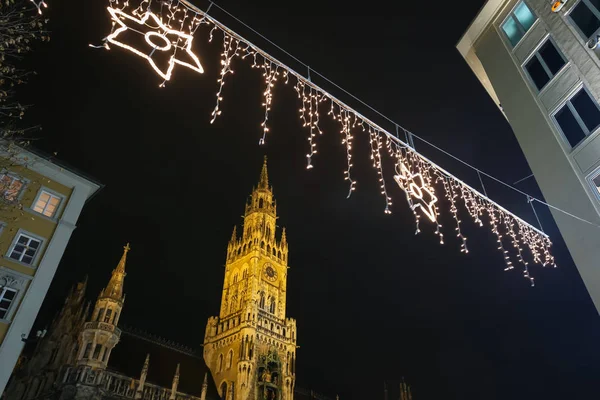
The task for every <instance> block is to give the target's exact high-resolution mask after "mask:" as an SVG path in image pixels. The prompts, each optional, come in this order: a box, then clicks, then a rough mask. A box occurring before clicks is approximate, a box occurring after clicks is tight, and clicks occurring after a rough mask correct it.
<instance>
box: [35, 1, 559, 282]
mask: <svg viewBox="0 0 600 400" xmlns="http://www.w3.org/2000/svg"><path fill="white" fill-rule="evenodd" d="M35 1H36V2H37V1H40V0H35ZM108 2H109V7H108V12H109V13H110V16H111V20H112V30H111V32H110V34H109V35H108V36H106V38H105V40H104V43H103V46H92V47H97V48H102V47H104V48H107V49H108V48H109V47H108V44H109V43H111V44H114V45H116V46H119V47H122V48H124V49H126V50H129V51H130V52H132V53H134V54H136V55H138V56H139V57H142V58H143V59H145V60H146V61H147V62H148V64H150V66H151V67H152V69H154V71H155V72H156V73H157V74H158V75H159V76H160V77H161V78H162V79H163V80H164V82H163V84H161V86H164V83H165V82H166V81H168V80H170V78H171V75H172V73H173V71H174V68H175V65H180V66H182V67H186V68H189V69H191V70H192V71H195V72H199V73H203V72H204V69H203V67H202V65H201V64H200V60H199V59H198V57H197V55H196V54H194V52H193V49H192V42H193V41H194V38H196V39H198V40H200V39H201V38H205V39H206V42H207V46H211V45H213V39H215V40H214V41H215V42H219V44H220V45H221V46H222V51H221V54H220V60H219V61H220V65H221V71H220V74H219V77H218V79H217V88H216V90H215V91H216V105H215V108H214V109H213V111H212V114H211V118H210V122H211V123H215V122H216V121H217V118H218V117H219V116H220V115H221V113H222V110H221V106H222V100H223V95H224V90H223V86H224V85H225V84H226V82H227V80H228V79H229V77H231V76H232V75H233V74H234V67H235V66H236V63H242V62H245V63H247V64H248V65H249V66H250V67H251V68H253V69H255V70H258V71H260V72H262V78H263V79H262V88H263V89H262V103H261V106H262V108H263V118H262V122H261V123H260V125H258V124H257V125H258V126H260V136H261V138H260V140H259V144H261V145H263V144H265V142H266V140H267V138H268V135H267V133H268V132H270V127H269V126H268V123H269V121H270V120H269V116H270V112H271V110H272V108H274V107H275V106H276V104H275V101H274V100H275V98H274V96H273V88H274V87H276V85H282V86H283V85H287V84H288V83H290V85H289V86H288V87H291V88H293V89H294V90H295V91H296V93H297V101H298V106H297V110H298V114H297V115H298V117H299V120H300V122H301V124H302V126H303V127H305V129H306V131H307V133H308V137H307V139H308V146H307V149H306V151H307V153H306V161H307V165H306V168H307V169H310V170H312V169H313V167H314V165H313V161H315V159H316V158H317V141H318V138H319V137H320V136H321V135H323V134H325V133H326V132H325V129H324V128H323V129H322V126H321V121H322V120H323V119H325V118H327V119H329V120H330V122H331V121H333V122H334V123H335V124H336V125H337V126H338V129H334V130H335V131H337V132H327V134H328V135H336V136H337V137H338V138H339V141H340V142H341V144H342V146H343V147H344V148H345V153H346V160H345V163H344V164H345V165H344V167H343V169H344V171H343V178H344V179H345V180H346V181H347V182H348V197H350V196H351V195H352V193H353V192H354V191H355V190H356V186H357V182H356V180H355V179H354V177H353V175H354V174H353V171H354V163H353V160H354V138H355V136H357V135H366V136H367V137H368V138H369V143H370V152H371V154H370V158H371V161H372V164H373V168H374V169H375V170H376V173H377V179H378V185H379V191H380V193H381V195H382V196H383V201H382V206H383V205H384V206H385V209H384V212H385V213H386V214H391V212H392V196H393V194H392V192H391V191H388V188H387V182H388V181H391V180H392V177H393V180H394V181H395V183H396V184H397V185H398V186H399V188H400V189H402V190H401V191H400V190H398V191H397V192H398V193H399V194H400V196H402V195H405V197H406V200H407V202H408V205H409V207H410V211H411V212H412V213H413V215H414V218H415V225H416V233H419V232H421V229H420V223H421V222H425V223H426V224H421V225H424V226H425V227H427V226H429V227H431V228H433V229H432V230H435V235H437V236H438V237H439V239H440V244H444V243H445V236H444V235H445V232H447V231H446V229H447V228H445V229H442V228H444V227H443V226H442V223H441V222H442V221H445V222H444V224H448V223H450V224H452V225H453V231H454V235H455V238H454V239H452V240H453V241H454V242H455V243H456V244H457V246H460V251H461V252H462V253H464V254H467V253H469V250H468V248H467V237H466V235H465V233H464V230H463V226H464V224H465V223H467V222H472V223H473V224H474V225H475V226H480V227H484V226H486V227H487V228H488V229H489V231H490V232H492V234H493V235H494V236H495V239H496V242H497V248H498V250H499V251H500V252H501V254H502V256H503V258H504V262H505V270H507V271H510V270H513V269H514V263H513V262H516V263H518V264H520V265H521V269H522V272H523V276H524V277H525V278H526V279H528V280H530V282H531V284H532V285H533V283H534V279H533V277H532V276H531V275H530V273H529V263H530V262H531V261H533V262H534V263H536V264H539V265H542V266H556V265H555V262H554V257H553V256H552V254H551V253H550V248H551V246H552V242H551V240H550V238H549V237H548V235H546V234H545V233H544V232H543V231H542V230H541V229H538V228H536V227H534V226H533V225H531V224H530V223H528V222H527V221H525V220H523V219H521V218H519V217H518V216H516V215H515V214H513V213H512V212H510V211H508V210H507V209H506V208H504V207H502V206H501V205H500V204H498V203H496V202H495V201H493V200H492V199H490V198H489V197H488V196H487V193H486V190H485V188H483V187H482V189H483V193H482V192H480V191H479V190H477V189H475V188H474V187H473V186H470V185H468V184H467V183H465V182H464V181H462V180H461V179H459V178H457V177H456V176H455V175H453V174H451V173H450V172H448V171H446V170H445V169H443V168H442V167H441V166H439V165H438V164H436V163H434V162H433V161H431V160H430V159H428V158H427V157H425V156H424V155H423V154H422V153H420V152H419V151H417V149H416V148H415V146H414V143H413V141H412V137H413V134H412V133H410V132H408V131H406V130H405V132H404V133H405V136H406V140H403V139H401V136H400V129H404V128H401V127H400V126H399V125H398V124H395V125H396V134H392V133H390V131H387V130H386V129H385V128H383V127H382V126H381V125H379V124H377V123H376V122H374V120H372V119H370V118H368V117H366V116H365V115H363V114H361V113H360V112H358V111H356V109H354V108H353V107H351V106H350V105H349V104H347V103H345V102H344V101H342V100H340V99H339V98H338V97H336V96H334V95H333V94H332V93H331V92H328V91H327V90H325V89H323V88H322V87H321V86H319V85H318V84H316V83H315V81H314V80H313V78H311V69H310V67H309V66H308V65H306V64H303V65H304V67H305V68H306V70H305V71H304V72H302V73H301V72H298V71H296V70H294V69H292V68H290V67H289V66H288V65H286V64H284V63H283V62H282V61H280V60H279V59H277V58H275V57H274V56H273V55H271V54H270V53H268V52H266V51H265V50H262V49H261V48H259V47H258V46H257V45H255V44H254V43H252V42H250V41H249V40H247V39H245V38H244V37H242V36H241V35H239V34H238V33H236V32H234V31H233V30H232V29H230V28H229V27H228V26H226V25H224V24H223V23H221V22H219V21H218V20H216V19H215V18H213V17H212V16H211V15H209V14H208V11H209V10H210V7H213V6H214V7H217V8H220V7H219V6H218V5H216V4H214V3H212V2H211V3H210V6H209V9H208V10H207V11H203V10H201V9H199V8H198V7H196V6H194V5H193V4H191V3H190V1H189V0H160V1H152V0H108ZM565 2H566V0H561V1H560V3H561V4H564V3H565ZM133 3H135V4H133ZM222 11H224V12H225V13H227V14H228V12H227V11H225V10H222ZM234 19H235V17H234ZM238 22H241V21H239V20H238ZM242 24H243V22H242ZM202 25H204V26H205V28H206V29H202V30H199V29H198V28H200V27H201V26H202ZM250 29H251V28H250ZM197 30H199V33H198V34H196V31H197ZM254 32H255V33H256V31H254ZM264 39H266V42H270V40H268V38H264ZM219 44H217V46H218V45H219ZM271 44H272V42H271ZM279 50H281V49H279ZM279 50H277V51H279ZM286 54H287V55H286V57H288V56H290V54H289V53H286ZM292 58H293V56H292ZM296 61H298V62H299V63H300V64H302V63H301V62H300V61H299V60H298V59H296ZM215 64H217V62H216V60H215ZM313 77H314V78H316V79H317V80H320V81H322V82H324V83H327V84H328V86H329V87H337V88H338V89H340V90H342V91H344V90H343V89H342V88H340V87H339V86H337V85H336V84H335V83H334V82H332V81H329V80H328V79H327V78H325V77H323V76H322V75H320V74H317V73H314V72H313ZM344 92H345V91H344ZM345 93H346V94H349V95H350V97H353V98H354V99H355V100H357V101H359V102H360V100H359V99H357V98H355V97H354V96H352V95H351V94H350V93H348V92H345ZM245 97H251V96H245ZM361 103H362V102H361ZM362 104H363V105H366V104H365V103H362ZM288 106H289V104H288ZM367 107H368V106H367ZM368 108H370V107H368ZM371 110H372V111H374V112H375V113H377V114H379V113H378V112H377V111H376V110H374V109H371ZM379 116H381V117H383V118H385V119H387V118H386V117H385V116H383V115H382V114H379ZM387 122H393V121H392V120H390V119H387ZM387 122H386V123H387ZM414 137H417V138H418V136H416V135H414ZM423 141H424V140H423ZM424 142H425V143H427V144H429V145H431V144H430V143H429V142H427V141H424ZM431 146H433V145H431ZM434 147H435V146H434ZM438 150H439V149H438ZM459 161H460V160H459ZM392 164H393V166H394V172H393V173H392V172H391V169H390V172H388V167H391V166H392ZM467 165H468V164H467ZM472 168H474V167H472ZM476 171H477V173H478V174H479V173H480V171H479V170H476ZM340 175H341V174H340ZM488 176H489V175H488ZM490 177H491V176H490ZM480 178H481V176H480ZM491 178H493V177H491ZM493 179H495V178H493ZM498 182H500V183H502V182H501V181H499V180H498ZM480 183H481V186H483V181H480ZM505 186H508V187H510V185H506V184H505ZM513 189H514V188H513ZM515 190H516V189H515ZM519 192H520V191H519ZM520 193H521V194H523V192H520ZM530 199H531V198H530V197H529V196H527V198H526V199H524V201H527V202H528V203H530V204H531V206H532V207H533V204H532V203H531V202H530ZM536 200H537V199H536ZM538 202H540V203H541V201H540V200H538ZM394 204H395V203H394ZM534 211H535V209H534ZM444 213H445V214H446V215H444ZM423 216H425V217H427V218H423Z"/></svg>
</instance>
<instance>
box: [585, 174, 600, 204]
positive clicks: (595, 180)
mask: <svg viewBox="0 0 600 400" xmlns="http://www.w3.org/2000/svg"><path fill="white" fill-rule="evenodd" d="M588 179H589V182H590V184H591V185H592V189H593V190H594V193H596V196H597V197H598V198H599V199H600V169H598V170H596V171H595V172H594V173H593V174H592V175H591V176H590V177H589V178H588Z"/></svg>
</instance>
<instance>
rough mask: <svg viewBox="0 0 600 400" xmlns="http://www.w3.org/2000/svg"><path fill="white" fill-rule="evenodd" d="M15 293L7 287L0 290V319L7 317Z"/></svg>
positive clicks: (15, 295)
mask: <svg viewBox="0 0 600 400" xmlns="http://www.w3.org/2000/svg"><path fill="white" fill-rule="evenodd" d="M16 297H17V291H16V290H15V289H13V288H9V287H6V286H4V287H1V288H0V319H5V318H6V316H7V315H8V310H9V309H10V305H11V304H12V303H13V302H14V301H15V298H16Z"/></svg>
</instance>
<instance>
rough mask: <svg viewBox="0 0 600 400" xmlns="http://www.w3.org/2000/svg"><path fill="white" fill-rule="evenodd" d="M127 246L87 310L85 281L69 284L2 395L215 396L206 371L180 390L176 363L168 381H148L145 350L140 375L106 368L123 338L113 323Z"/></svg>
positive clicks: (97, 398) (92, 399) (67, 399)
mask: <svg viewBox="0 0 600 400" xmlns="http://www.w3.org/2000/svg"><path fill="white" fill-rule="evenodd" d="M128 251H129V245H127V246H125V251H124V252H123V256H122V257H121V260H120V261H119V264H118V265H117V267H116V268H115V269H114V270H113V272H112V277H111V279H110V281H109V282H108V285H107V286H106V288H104V289H103V290H102V291H101V292H100V295H99V296H98V298H97V300H96V302H95V305H94V309H93V311H92V313H91V314H90V313H89V304H88V305H87V306H86V305H84V302H85V290H86V286H87V281H86V282H83V283H79V284H77V285H76V286H75V287H74V288H73V289H72V290H71V292H70V293H69V295H68V296H67V298H66V300H65V303H64V305H63V308H62V310H61V311H60V313H59V314H58V316H57V317H56V318H55V320H54V321H53V322H52V324H51V327H50V329H49V330H48V334H47V335H46V336H45V337H44V338H43V339H42V340H41V341H40V342H38V343H37V344H36V349H35V351H34V352H33V355H32V357H31V358H30V359H29V360H28V361H25V362H23V363H22V365H20V367H18V368H17V370H16V371H15V372H14V373H13V377H12V379H11V381H10V384H9V386H8V388H7V390H6V392H5V393H4V397H3V400H34V399H36V400H37V399H40V400H50V399H53V400H71V399H73V400H106V399H133V400H212V399H214V397H212V396H211V397H208V398H207V388H208V383H209V382H208V381H207V376H206V375H204V383H203V385H202V391H201V393H200V396H199V397H194V396H191V395H188V394H185V393H181V392H179V391H178V385H179V378H180V370H179V365H177V367H176V369H174V371H173V372H174V373H175V375H174V377H173V381H172V384H171V386H170V387H163V386H159V385H156V384H152V383H148V382H146V378H147V376H148V371H149V367H150V356H149V355H148V356H146V360H145V362H144V364H143V366H141V372H140V375H139V377H136V378H133V377H130V376H127V375H125V374H122V373H119V372H115V371H109V370H107V366H108V363H109V360H110V355H111V352H112V350H113V349H114V348H115V346H116V345H117V344H118V343H119V341H120V338H121V329H119V328H118V327H117V324H118V322H119V318H120V316H121V312H122V311H123V305H124V301H125V295H124V293H123V283H124V279H125V275H126V274H125V264H126V260H127V253H128ZM125 351H127V350H126V349H125ZM201 378H202V376H200V377H198V379H201ZM211 383H212V382H211Z"/></svg>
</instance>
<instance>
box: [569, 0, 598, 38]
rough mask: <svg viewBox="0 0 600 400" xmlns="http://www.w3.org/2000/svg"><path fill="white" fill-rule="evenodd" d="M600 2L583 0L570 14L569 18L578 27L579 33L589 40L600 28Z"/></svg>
mask: <svg viewBox="0 0 600 400" xmlns="http://www.w3.org/2000/svg"><path fill="white" fill-rule="evenodd" d="M599 8H600V2H598V0H581V1H580V2H579V3H577V5H576V6H575V7H573V9H572V10H571V13H570V14H569V18H571V21H573V23H574V24H575V26H576V27H577V28H578V30H579V33H580V34H581V36H583V38H584V39H585V40H588V39H589V38H590V37H592V35H593V34H594V33H596V31H597V30H598V29H599V28H600V12H599V11H598V9H599Z"/></svg>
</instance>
